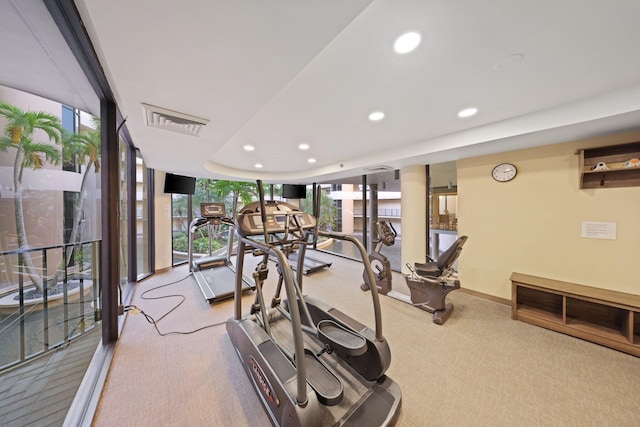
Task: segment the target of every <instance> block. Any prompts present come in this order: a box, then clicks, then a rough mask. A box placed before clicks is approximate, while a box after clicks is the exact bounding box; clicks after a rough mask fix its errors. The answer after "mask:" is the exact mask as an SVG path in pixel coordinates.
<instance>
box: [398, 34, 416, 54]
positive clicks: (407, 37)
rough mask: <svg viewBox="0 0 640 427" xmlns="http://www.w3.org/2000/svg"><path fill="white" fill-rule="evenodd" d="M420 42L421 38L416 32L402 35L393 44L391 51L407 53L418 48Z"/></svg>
mask: <svg viewBox="0 0 640 427" xmlns="http://www.w3.org/2000/svg"><path fill="white" fill-rule="evenodd" d="M421 40H422V36H421V35H420V33H418V32H416V31H410V32H408V33H404V34H403V35H401V36H400V37H398V38H397V39H396V41H395V43H393V50H395V51H396V53H409V52H411V51H412V50H414V49H415V48H417V47H418V45H419V44H420V41H421Z"/></svg>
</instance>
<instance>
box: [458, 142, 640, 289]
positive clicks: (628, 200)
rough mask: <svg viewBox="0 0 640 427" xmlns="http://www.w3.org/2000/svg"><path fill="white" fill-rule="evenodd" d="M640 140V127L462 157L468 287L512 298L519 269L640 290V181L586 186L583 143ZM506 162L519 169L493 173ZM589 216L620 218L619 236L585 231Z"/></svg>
mask: <svg viewBox="0 0 640 427" xmlns="http://www.w3.org/2000/svg"><path fill="white" fill-rule="evenodd" d="M639 140H640V132H636V133H626V134H621V135H616V136H608V137H603V138H599V139H589V140H582V141H574V142H567V143H562V144H556V145H552V146H545V147H540V148H532V149H526V150H519V151H512V152H506V153H501V154H495V155H490V156H483V157H477V158H472V159H464V160H460V161H458V218H459V234H460V235H468V236H469V241H468V242H467V245H466V246H465V249H464V251H463V253H462V255H461V258H460V262H459V269H460V279H461V282H462V286H463V287H464V288H468V289H471V290H475V291H478V292H482V293H486V294H489V295H492V296H496V297H500V298H506V299H510V298H511V282H510V281H509V277H510V275H511V273H512V272H514V271H516V272H520V273H526V274H531V275H536V276H541V277H547V278H551V279H557V280H562V281H567V282H573V283H578V284H583V285H588V286H594V287H600V288H606V289H614V290H618V291H621V292H627V293H632V294H640V279H639V278H638V273H639V270H640V187H632V188H609V189H590V190H580V188H579V172H578V156H577V155H576V154H575V153H576V150H577V149H580V148H589V147H596V146H601V145H611V144H617V143H625V142H633V141H639ZM501 162H511V163H513V164H515V165H516V167H517V168H518V175H517V177H516V178H515V179H514V180H513V181H511V182H507V183H499V182H496V181H494V180H493V179H492V178H491V170H492V169H493V167H494V166H495V165H496V164H498V163H501ZM582 221H598V222H615V223H616V226H617V239H616V240H601V239H587V238H582V237H581V223H582Z"/></svg>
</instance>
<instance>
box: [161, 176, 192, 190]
mask: <svg viewBox="0 0 640 427" xmlns="http://www.w3.org/2000/svg"><path fill="white" fill-rule="evenodd" d="M195 191H196V179H195V178H193V177H190V176H182V175H174V174H172V173H167V174H166V175H165V178H164V192H165V193H175V194H193V193H194V192H195Z"/></svg>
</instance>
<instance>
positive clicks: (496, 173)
mask: <svg viewBox="0 0 640 427" xmlns="http://www.w3.org/2000/svg"><path fill="white" fill-rule="evenodd" d="M517 173H518V169H516V167H515V166H514V165H512V164H511V163H500V164H499V165H496V167H494V168H493V170H492V171H491V176H492V177H493V179H495V180H496V181H498V182H507V181H511V180H512V179H513V178H515V177H516V174H517Z"/></svg>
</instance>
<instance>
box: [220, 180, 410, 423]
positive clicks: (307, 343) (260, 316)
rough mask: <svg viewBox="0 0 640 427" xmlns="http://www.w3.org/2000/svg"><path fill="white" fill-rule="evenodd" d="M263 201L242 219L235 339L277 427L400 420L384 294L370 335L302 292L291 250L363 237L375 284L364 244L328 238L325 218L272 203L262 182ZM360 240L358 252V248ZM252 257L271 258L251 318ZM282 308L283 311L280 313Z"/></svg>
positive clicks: (260, 273) (259, 271)
mask: <svg viewBox="0 0 640 427" xmlns="http://www.w3.org/2000/svg"><path fill="white" fill-rule="evenodd" d="M258 193H259V195H260V201H259V202H254V203H250V204H248V205H246V206H245V207H243V208H242V209H241V210H240V212H239V213H238V215H237V219H236V229H237V231H238V235H239V239H238V257H237V270H236V280H235V295H234V296H235V301H234V316H233V318H231V319H229V320H228V321H227V333H228V335H229V338H230V339H231V343H232V345H233V346H234V348H235V350H236V353H237V354H238V356H239V359H240V361H241V363H242V365H243V368H244V370H245V372H246V374H247V376H248V377H249V379H250V380H251V383H252V385H253V386H254V388H255V390H256V393H257V395H258V396H259V398H260V400H261V402H262V404H263V406H264V408H265V410H266V411H267V413H268V415H269V416H270V418H271V421H272V422H273V424H275V425H282V426H284V425H286V426H310V427H311V426H312V427H320V425H376V426H391V425H393V424H394V423H395V421H396V419H397V416H398V413H399V409H400V405H401V400H402V393H401V391H400V388H399V386H398V385H397V384H396V383H395V382H394V381H393V380H392V379H391V378H389V377H388V376H386V375H385V371H386V370H387V368H388V367H389V364H390V362H391V353H390V350H389V346H388V342H387V341H386V340H385V339H384V337H383V336H382V318H381V314H380V304H379V301H378V294H377V292H375V291H374V292H372V293H371V296H372V300H373V304H374V316H375V323H376V328H375V330H371V329H369V328H368V327H366V326H364V325H362V324H361V323H359V322H357V321H356V320H355V319H353V318H351V317H349V316H348V315H347V314H345V313H343V312H340V311H339V310H338V309H336V308H334V307H330V306H329V305H328V304H326V303H322V302H321V301H320V300H317V299H314V298H312V297H310V296H306V295H303V294H302V289H301V287H300V282H299V280H301V278H302V272H301V269H298V272H297V276H298V280H296V277H295V276H294V274H293V270H292V268H291V265H290V264H289V260H288V258H287V256H286V252H287V251H288V250H289V249H290V248H291V247H292V246H295V245H300V249H301V251H300V253H301V258H300V259H299V260H298V266H300V265H301V263H302V262H304V248H305V247H306V246H307V245H309V244H312V243H313V242H310V241H309V238H310V237H311V236H316V237H317V235H318V234H325V233H326V234H327V235H328V236H331V237H333V238H337V239H342V240H349V241H355V242H354V243H355V244H356V246H357V247H358V249H359V252H360V254H361V256H362V258H363V262H364V265H365V270H366V271H368V273H369V276H370V277H371V280H373V277H374V275H373V271H372V270H371V266H370V265H369V264H368V263H367V254H366V251H365V249H364V247H363V246H362V243H360V242H359V241H357V239H355V238H353V237H351V236H346V235H342V234H340V233H331V232H319V231H318V229H317V221H316V216H315V215H311V214H309V213H307V212H303V211H300V210H298V209H297V208H296V207H295V206H293V205H290V204H288V203H285V202H279V201H265V200H264V192H263V189H262V183H261V181H258ZM315 210H316V209H315V207H314V211H315ZM358 244H359V246H358ZM246 253H252V254H253V255H254V256H260V257H262V261H261V262H260V263H258V265H257V267H256V269H255V271H254V273H253V278H254V281H255V283H256V303H255V304H254V305H253V306H252V307H251V312H250V313H249V314H248V315H244V316H243V315H242V277H241V275H242V270H243V266H244V259H245V254H246ZM269 256H272V257H274V258H275V259H276V261H277V264H278V273H279V278H280V282H279V286H278V287H279V288H281V287H284V290H285V293H286V300H283V301H281V303H280V302H279V301H280V299H279V295H277V296H276V297H275V298H274V300H273V301H274V303H272V306H271V307H269V306H268V305H267V303H266V301H265V297H264V295H263V283H264V281H265V280H266V279H267V276H268V271H269V268H268V261H269ZM274 306H275V307H274Z"/></svg>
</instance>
